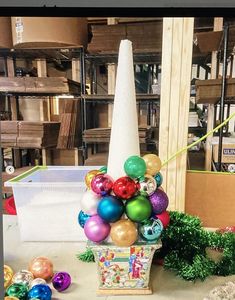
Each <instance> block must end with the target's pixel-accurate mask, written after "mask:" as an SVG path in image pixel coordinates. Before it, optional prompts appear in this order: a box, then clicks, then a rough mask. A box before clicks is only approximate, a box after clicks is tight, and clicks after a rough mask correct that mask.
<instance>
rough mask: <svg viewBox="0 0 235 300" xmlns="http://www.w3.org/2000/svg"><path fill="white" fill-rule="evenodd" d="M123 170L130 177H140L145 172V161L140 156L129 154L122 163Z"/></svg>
mask: <svg viewBox="0 0 235 300" xmlns="http://www.w3.org/2000/svg"><path fill="white" fill-rule="evenodd" d="M124 170H125V172H126V174H127V175H128V176H130V177H131V178H142V177H143V176H144V174H145V173H146V163H145V161H144V160H143V158H141V157H140V156H137V155H133V156H130V157H129V158H128V159H127V160H126V161H125V163H124Z"/></svg>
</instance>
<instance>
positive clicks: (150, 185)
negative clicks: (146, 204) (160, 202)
mask: <svg viewBox="0 0 235 300" xmlns="http://www.w3.org/2000/svg"><path fill="white" fill-rule="evenodd" d="M156 189H157V182H156V180H155V179H154V178H153V176H151V175H148V174H145V175H144V179H143V180H142V181H140V191H141V192H144V193H146V194H147V195H152V194H153V193H154V192H155V191H156Z"/></svg>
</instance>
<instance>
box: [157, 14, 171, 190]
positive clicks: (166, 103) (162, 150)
mask: <svg viewBox="0 0 235 300" xmlns="http://www.w3.org/2000/svg"><path fill="white" fill-rule="evenodd" d="M172 39H173V18H164V19H163V36H162V67H161V74H162V75H161V77H162V81H161V100H160V124H159V157H160V159H161V160H162V161H165V160H167V158H168V140H169V108H170V95H171V68H172V60H171V56H172ZM161 173H162V176H163V178H164V180H163V188H164V190H165V191H167V166H165V167H163V168H162V169H161Z"/></svg>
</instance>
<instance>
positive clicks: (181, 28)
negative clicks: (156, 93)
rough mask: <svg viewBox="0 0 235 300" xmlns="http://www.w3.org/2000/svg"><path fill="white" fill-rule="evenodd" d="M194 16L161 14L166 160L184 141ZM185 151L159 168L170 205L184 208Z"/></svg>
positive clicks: (163, 149)
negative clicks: (179, 16)
mask: <svg viewBox="0 0 235 300" xmlns="http://www.w3.org/2000/svg"><path fill="white" fill-rule="evenodd" d="M193 24H194V19H193V18H164V19H163V46H162V81H161V104H160V132H159V156H160V158H161V160H162V161H165V160H167V158H169V157H170V156H171V155H173V154H174V153H176V152H177V151H178V150H179V149H180V148H182V147H185V146H186V145H187V132H188V115H189V100H190V80H191V67H192V44H193ZM186 163H187V162H186V154H185V155H183V156H181V157H177V158H176V159H174V160H172V161H171V162H169V163H168V164H167V165H166V166H165V167H164V168H163V169H162V170H161V172H162V174H163V178H164V184H163V188H164V189H165V191H166V193H167V195H168V197H169V200H170V204H169V209H170V210H174V209H178V210H181V211H184V202H185V176H186Z"/></svg>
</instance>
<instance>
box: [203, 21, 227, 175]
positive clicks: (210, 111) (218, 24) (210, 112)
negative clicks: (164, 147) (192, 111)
mask: <svg viewBox="0 0 235 300" xmlns="http://www.w3.org/2000/svg"><path fill="white" fill-rule="evenodd" d="M222 29H223V18H214V31H220V30H222ZM216 74H217V51H213V52H212V56H211V79H215V78H216ZM214 114H215V109H214V105H213V104H212V105H208V108H207V132H209V131H211V130H212V129H213V126H214ZM211 139H212V136H209V137H208V138H207V139H206V147H205V148H206V158H205V170H207V171H210V170H211V161H212V148H211Z"/></svg>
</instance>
